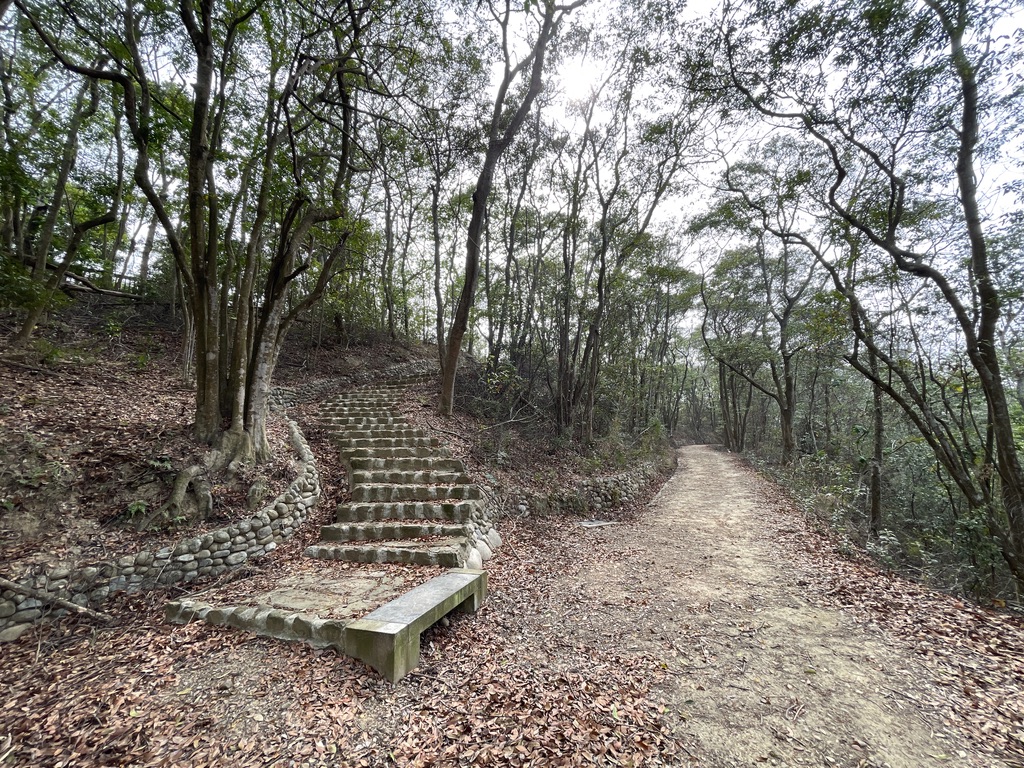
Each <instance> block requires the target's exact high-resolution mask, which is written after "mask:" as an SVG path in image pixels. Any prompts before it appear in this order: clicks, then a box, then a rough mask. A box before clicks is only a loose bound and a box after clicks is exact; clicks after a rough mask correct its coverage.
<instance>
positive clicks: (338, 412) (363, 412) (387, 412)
mask: <svg viewBox="0 0 1024 768" xmlns="http://www.w3.org/2000/svg"><path fill="white" fill-rule="evenodd" d="M320 415H321V417H323V418H336V417H343V416H364V417H365V416H369V417H371V418H373V417H381V416H397V415H399V414H398V412H397V411H396V410H395V409H394V408H369V407H364V406H351V407H342V406H338V407H337V408H321V409H320Z"/></svg>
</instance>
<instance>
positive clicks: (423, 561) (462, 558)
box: [305, 536, 469, 568]
mask: <svg viewBox="0 0 1024 768" xmlns="http://www.w3.org/2000/svg"><path fill="white" fill-rule="evenodd" d="M468 548H469V542H468V540H467V539H465V538H463V537H461V536H457V537H453V538H447V539H439V540H437V541H431V542H427V541H382V542H378V543H376V544H368V545H364V544H333V545H331V544H314V545H313V546H311V547H307V548H306V552H305V555H306V557H315V558H318V559H320V560H345V561H347V562H350V563H406V564H409V565H441V566H446V567H448V568H462V567H463V566H464V565H465V563H466V557H467V554H468Z"/></svg>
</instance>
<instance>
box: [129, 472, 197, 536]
mask: <svg viewBox="0 0 1024 768" xmlns="http://www.w3.org/2000/svg"><path fill="white" fill-rule="evenodd" d="M205 472H206V467H204V466H203V465H201V464H193V465H192V466H191V467H188V468H187V469H183V470H182V471H181V472H179V473H178V476H177V477H176V478H174V488H173V489H172V490H171V497H170V498H169V499H168V500H167V502H166V503H165V504H163V505H162V506H160V507H158V508H157V509H155V510H154V511H152V512H150V513H149V514H148V515H146V516H145V517H143V518H142V519H140V520H139V522H138V523H137V524H136V529H137V530H139V531H144V530H146V529H147V528H149V527H150V526H151V525H152V524H153V523H154V521H156V520H159V519H160V518H161V517H169V518H172V519H173V518H174V517H177V516H178V515H179V514H181V513H182V505H183V504H184V502H185V494H186V493H188V488H189V486H190V485H195V486H196V494H197V496H198V498H199V509H200V510H201V511H203V513H204V517H205V516H207V515H209V512H210V510H211V509H212V508H213V498H212V496H211V495H210V486H209V484H208V483H206V482H205V481H202V480H197V478H198V477H199V476H200V475H202V474H203V473H205Z"/></svg>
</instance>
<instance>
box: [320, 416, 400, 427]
mask: <svg viewBox="0 0 1024 768" xmlns="http://www.w3.org/2000/svg"><path fill="white" fill-rule="evenodd" d="M320 423H321V424H324V425H329V426H335V427H344V428H352V427H354V428H356V429H372V428H374V427H384V428H393V429H408V428H409V420H408V419H407V418H405V417H404V416H322V417H321V418H320Z"/></svg>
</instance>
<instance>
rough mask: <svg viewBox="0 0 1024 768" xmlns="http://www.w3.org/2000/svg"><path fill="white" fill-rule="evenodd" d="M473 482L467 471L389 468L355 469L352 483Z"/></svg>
mask: <svg viewBox="0 0 1024 768" xmlns="http://www.w3.org/2000/svg"><path fill="white" fill-rule="evenodd" d="M471 482H473V480H472V478H471V477H470V476H469V475H467V474H466V473H465V472H454V471H446V470H429V469H428V470H421V471H419V472H401V471H395V470H388V469H371V470H365V469H364V470H354V471H353V472H352V477H351V483H352V485H353V486H356V485H373V484H376V483H398V484H403V485H410V484H414V483H418V484H421V485H462V484H465V483H471Z"/></svg>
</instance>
